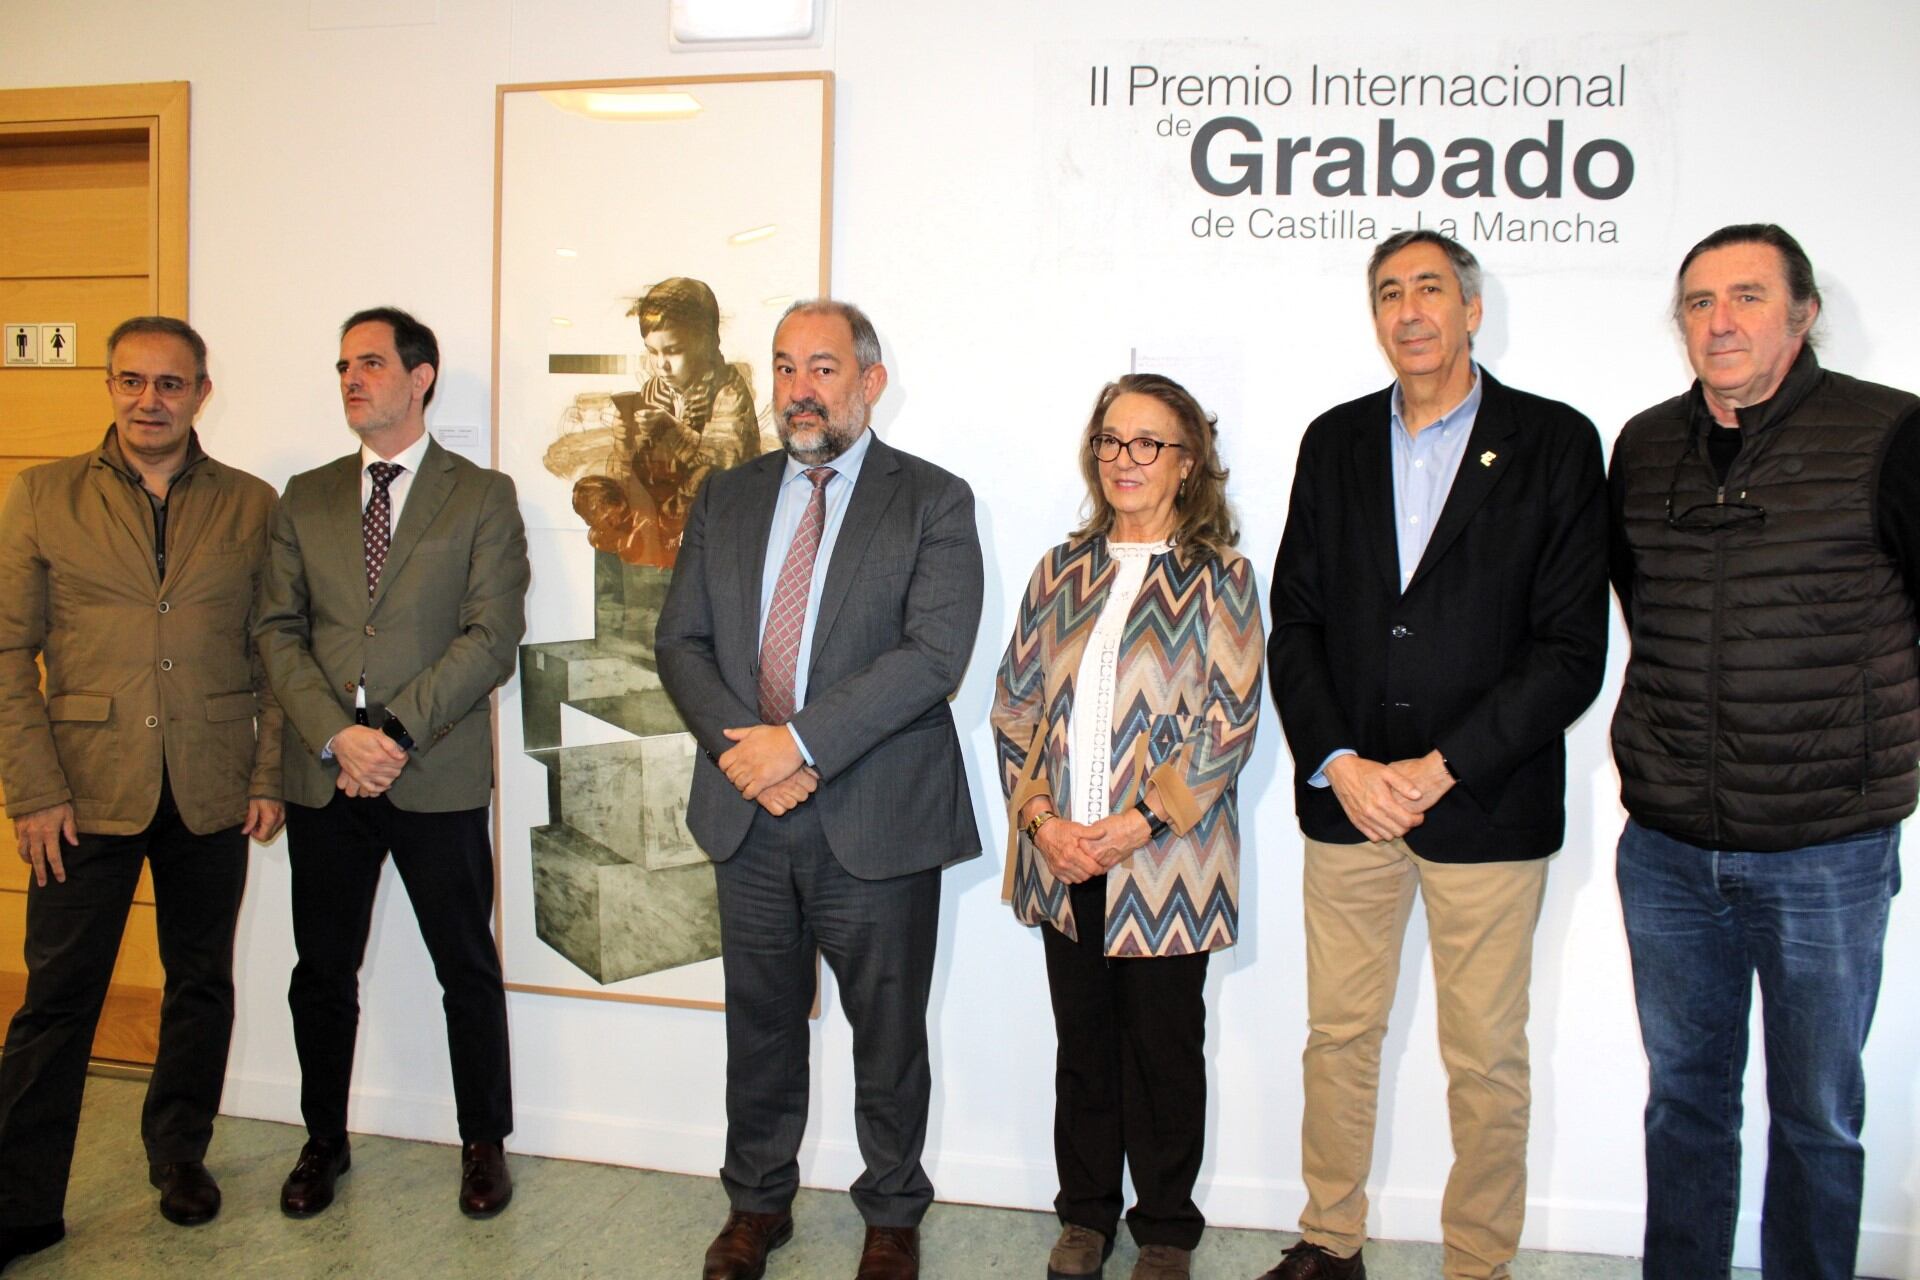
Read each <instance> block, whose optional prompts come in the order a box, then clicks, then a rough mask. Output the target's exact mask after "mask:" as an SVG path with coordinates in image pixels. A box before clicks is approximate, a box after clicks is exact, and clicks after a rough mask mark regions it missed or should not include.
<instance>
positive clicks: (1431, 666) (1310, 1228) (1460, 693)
mask: <svg viewBox="0 0 1920 1280" xmlns="http://www.w3.org/2000/svg"><path fill="white" fill-rule="evenodd" d="M1367 284H1368V292H1369V296H1370V298H1371V301H1372V307H1373V317H1374V327H1375V330H1376V332H1377V336H1378V338H1379V341H1380V346H1381V349H1382V351H1384V352H1385V353H1386V357H1387V361H1388V363H1389V364H1391V365H1392V366H1393V370H1394V374H1395V382H1394V385H1393V386H1392V387H1390V388H1388V389H1386V390H1384V391H1378V392H1375V393H1374V394H1372V395H1369V396H1365V397H1362V398H1361V399H1359V400H1355V401H1352V402H1350V403H1348V404H1344V405H1341V406H1339V407H1338V408H1335V409H1332V410H1330V411H1329V412H1327V413H1325V414H1323V415H1321V416H1320V417H1319V418H1318V419H1317V420H1315V421H1314V423H1313V424H1312V425H1311V426H1310V427H1308V428H1307V432H1306V435H1305V437H1304V438H1303V439H1302V441H1301V444H1300V460H1299V466H1298V468H1297V470H1296V472H1295V475H1294V484H1293V497H1292V505H1291V507H1290V508H1289V510H1288V513H1287V526H1286V532H1285V534H1284V535H1283V537H1282V539H1281V542H1280V554H1279V557H1278V559H1277V560H1276V562H1275V564H1274V571H1273V631H1272V637H1271V639H1270V641H1269V643H1268V670H1269V671H1270V672H1272V679H1271V684H1272V688H1273V692H1274V701H1275V702H1276V703H1277V704H1278V706H1279V710H1280V722H1281V725H1282V727H1283V728H1284V729H1285V730H1286V734H1287V740H1288V743H1289V744H1290V746H1291V747H1292V750H1293V757H1294V766H1295V786H1294V794H1295V800H1296V808H1297V810H1298V812H1299V816H1300V826H1301V829H1302V831H1303V832H1304V834H1305V836H1306V862H1305V874H1304V899H1305V908H1306V910H1305V915H1306V935H1307V1004H1308V1021H1309V1024H1310V1033H1309V1037H1308V1041H1307V1048H1306V1052H1305V1054H1304V1055H1303V1073H1304V1077H1305V1081H1304V1083H1305V1094H1306V1106H1305V1119H1304V1121H1303V1123H1302V1126H1301V1129H1302V1135H1301V1137H1302V1141H1301V1162H1302V1173H1303V1178H1304V1181H1305V1183H1306V1186H1307V1207H1306V1210H1305V1211H1304V1212H1303V1214H1302V1215H1301V1219H1300V1230H1301V1237H1302V1238H1301V1241H1300V1243H1299V1244H1298V1245H1296V1246H1294V1247H1293V1248H1292V1249H1290V1250H1288V1252H1287V1256H1286V1258H1285V1259H1284V1260H1283V1261H1282V1262H1281V1264H1280V1265H1279V1266H1278V1267H1276V1268H1275V1269H1274V1270H1273V1271H1271V1272H1269V1273H1268V1275H1269V1276H1270V1277H1274V1278H1276V1280H1348V1278H1350V1277H1360V1276H1364V1275H1365V1274H1366V1271H1365V1265H1364V1263H1363V1262H1362V1261H1361V1259H1360V1247H1361V1245H1362V1244H1363V1243H1364V1241H1365V1239H1366V1220H1367V1199H1366V1183H1367V1174H1368V1171H1369V1168H1370V1165H1371V1162H1372V1153H1373V1137H1374V1118H1375V1112H1376V1106H1377V1094H1378V1086H1379V1075H1380V1043H1381V1040H1382V1038H1383V1037H1384V1035H1385V1033H1386V1026H1387V1015H1388V1013H1389V1012H1390V1011H1391V1007H1392V1002H1393V992H1394V986H1395V983H1396V981H1397V978H1398V973H1399V963H1400V945H1401V939H1402V937H1403V935H1404V932H1405V928H1406V922H1407V918H1408V916H1409V914H1410V913H1411V911H1412V907H1413V899H1414V895H1415V893H1416V891H1417V892H1418V893H1419V895H1420V896H1421V897H1422V898H1423V899H1424V900H1425V902H1426V912H1427V926H1428V934H1429V937H1430V939H1431V942H1432V948H1433V967H1434V979H1435V987H1436V990H1437V996H1438V1015H1439V1031H1440V1051H1441V1057H1442V1058H1443V1059H1444V1061H1445V1063H1446V1067H1447V1077H1448V1090H1447V1096H1448V1105H1449V1110H1450V1112H1451V1118H1452V1136H1453V1147H1454V1165H1453V1171H1452V1174H1451V1176H1450V1177H1449V1179H1448V1182H1447V1190H1446V1194H1445V1197H1444V1199H1443V1200H1442V1202H1441V1211H1440V1216H1441V1231H1442V1239H1443V1240H1444V1242H1445V1246H1446V1255H1445V1263H1444V1273H1445V1275H1446V1276H1447V1277H1448V1278H1449V1280H1455V1278H1462V1280H1465V1278H1468V1277H1471V1278H1474V1280H1487V1278H1490V1277H1501V1276H1505V1275H1506V1274H1507V1269H1508V1263H1509V1261H1510V1260H1511V1259H1512V1257H1513V1255H1514V1253H1515V1251H1516V1250H1517V1248H1518V1244H1519V1235H1520V1225H1521V1220H1522V1217H1523V1214H1524V1209H1525V1201H1526V1144H1527V1112H1528V1102H1529V1096H1530V1094H1529V1086H1528V1072H1527V1039H1526V1023H1527V1008H1528V993H1527V988H1528V983H1529V979H1530V977H1531V973H1532V964H1533V931H1534V926H1535V924H1536V923H1537V922H1538V920H1539V916H1540V903H1541V899H1542V895H1543V893H1544V890H1545V885H1546V862H1545V859H1546V857H1547V855H1548V854H1550V853H1552V852H1553V851H1554V850H1556V849H1558V848H1559V847H1560V843H1561V838H1562V834H1563V830H1564V827H1565V825H1566V817H1565V789H1566V748H1565V744H1564V741H1563V738H1564V734H1565V731H1566V729H1567V726H1568V725H1570V724H1571V723H1572V722H1573V721H1574V720H1575V719H1576V718H1577V717H1578V716H1579V715H1580V713H1581V712H1582V711H1583V710H1584V709H1585V708H1586V706H1587V704H1588V703H1589V702H1591V701H1592V700H1593V697H1594V695H1595V694H1596V693H1598V692H1599V689H1600V680H1601V675H1602V668H1603V665H1604V659H1605V656H1606V634H1607V561H1606V557H1607V530H1606V508H1605V500H1604V496H1603V485H1604V479H1603V477H1604V471H1603V467H1602V463H1601V452H1600V440H1599V436H1598V435H1597V433H1596V432H1595V431H1594V428H1593V424H1592V423H1591V422H1589V421H1588V420H1587V419H1586V418H1585V417H1583V416H1581V415H1580V414H1579V413H1577V412H1575V411H1574V410H1573V409H1570V408H1568V407H1567V406H1566V405H1564V404H1559V403H1556V402H1554V401H1551V400H1546V399H1542V398H1541V397H1539V396H1533V395H1528V394H1526V393H1525V392H1521V391H1514V390H1511V389H1509V388H1507V387H1505V386H1502V385H1501V384H1500V383H1499V382H1498V381H1496V380H1495V379H1494V377H1493V375H1492V374H1490V373H1488V372H1486V371H1485V370H1484V369H1481V368H1480V367H1479V366H1478V365H1477V364H1476V363H1475V362H1474V360H1473V350H1472V341H1473V334H1474V332H1475V331H1476V330H1477V329H1478V328H1479V326H1480V318H1481V310H1482V300H1481V291H1480V267H1479V263H1478V262H1476V261H1475V260H1474V257H1473V255H1472V254H1471V253H1469V252H1468V251H1467V250H1466V249H1465V248H1464V247H1463V246H1461V245H1459V244H1458V243H1456V242H1454V241H1452V240H1450V239H1448V238H1447V237H1445V236H1442V235H1439V234H1437V233H1435V232H1432V231H1425V230H1417V231H1409V232H1402V233H1400V234H1397V235H1395V236H1392V237H1390V238H1388V239H1387V240H1384V241H1382V242H1381V244H1380V246H1379V247H1378V249H1376V250H1375V252H1374V254H1373V258H1372V260H1371V261H1370V262H1369V264H1368V271H1367Z"/></svg>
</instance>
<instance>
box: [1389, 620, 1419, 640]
mask: <svg viewBox="0 0 1920 1280" xmlns="http://www.w3.org/2000/svg"><path fill="white" fill-rule="evenodd" d="M1387 634H1388V635H1390V636H1392V637H1393V638H1394V639H1395V640H1405V639H1407V638H1408V637H1409V636H1411V635H1412V634H1413V628H1412V627H1409V626H1407V625H1406V624H1405V623H1403V622H1402V623H1395V624H1394V627H1393V630H1391V631H1389V632H1387Z"/></svg>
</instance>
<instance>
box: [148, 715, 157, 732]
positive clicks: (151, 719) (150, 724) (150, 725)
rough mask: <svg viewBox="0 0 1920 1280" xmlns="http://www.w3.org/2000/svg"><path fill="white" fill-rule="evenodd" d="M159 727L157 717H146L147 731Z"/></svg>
mask: <svg viewBox="0 0 1920 1280" xmlns="http://www.w3.org/2000/svg"><path fill="white" fill-rule="evenodd" d="M159 727H160V717H159V716H148V717H147V728H149V729H157V728H159Z"/></svg>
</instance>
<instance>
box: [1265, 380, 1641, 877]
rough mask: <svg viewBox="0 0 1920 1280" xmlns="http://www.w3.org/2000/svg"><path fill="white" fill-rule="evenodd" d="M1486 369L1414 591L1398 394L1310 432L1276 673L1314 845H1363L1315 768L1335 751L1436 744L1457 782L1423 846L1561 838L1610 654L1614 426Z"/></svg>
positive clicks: (1365, 752)
mask: <svg viewBox="0 0 1920 1280" xmlns="http://www.w3.org/2000/svg"><path fill="white" fill-rule="evenodd" d="M1481 378H1482V379H1483V384H1484V391H1483V394H1482V398H1481V403H1480V412H1479V414H1478V416H1477V417H1476V418H1475V419H1474V424H1473V431H1472V434H1471V436H1470V437H1469V438H1468V441H1467V448H1466V453H1465V455H1464V456H1463V457H1462V459H1461V462H1460V470H1459V473H1458V474H1457V475H1456V476H1455V478H1454V482H1453V488H1452V489H1451V490H1450V491H1449V492H1448V494H1447V500H1446V503H1445V505H1444V506H1443V508H1442V509H1441V513H1440V518H1439V520H1437V521H1436V522H1435V524H1434V528H1433V535H1432V539H1431V541H1429V542H1428V544H1427V549H1426V552H1425V554H1424V555H1423V556H1422V557H1421V560H1420V564H1419V566H1418V568H1417V569H1416V570H1415V572H1414V575H1413V578H1412V580H1411V581H1409V582H1408V583H1407V586H1406V589H1405V590H1404V591H1402V590H1401V587H1400V561H1399V551H1398V547H1397V542H1396V539H1395V537H1394V520H1395V515H1394V503H1393V455H1392V442H1391V437H1390V436H1389V434H1388V433H1389V432H1390V431H1391V430H1392V427H1391V424H1390V416H1389V415H1390V412H1391V410H1390V407H1389V405H1390V396H1391V392H1392V389H1391V388H1388V389H1386V390H1383V391H1377V392H1375V393H1374V394H1372V395H1369V396H1363V397H1362V398H1360V399H1358V400H1353V401H1350V402H1348V403H1346V404H1343V405H1340V406H1339V407H1337V408H1335V409H1332V410H1329V411H1328V412H1327V413H1325V414H1322V415H1321V416H1320V417H1319V418H1317V419H1315V420H1314V422H1313V424H1312V425H1311V426H1309V427H1308V428H1307V432H1306V435H1305V436H1304V437H1303V438H1302V440H1301V442H1300V461H1299V465H1298V467H1297V469H1296V470H1295V473H1294V480H1293V498H1292V504H1291V506H1290V508H1289V509H1288V512H1287V526H1286V532H1285V534H1284V535H1283V536H1282V537H1281V540H1280V553H1279V556H1278V558H1277V559H1276V560H1275V563H1274V569H1273V599H1272V603H1273V631H1272V633H1271V636H1270V638H1269V640H1268V644H1267V671H1268V680H1269V683H1270V685H1271V687H1272V689H1273V696H1274V702H1275V703H1276V704H1277V706H1278V707H1279V711H1280V723H1281V727H1282V728H1284V729H1285V730H1286V734H1287V741H1288V744H1289V745H1290V746H1291V747H1292V750H1293V759H1294V798H1295V806H1296V809H1297V810H1298V813H1299V815H1300V826H1301V829H1302V830H1304V831H1305V832H1306V834H1307V835H1309V836H1311V837H1313V838H1314V839H1316V840H1323V841H1327V842H1329V843H1340V844H1355V843H1359V842H1361V841H1362V840H1364V839H1365V837H1363V836H1362V835H1361V834H1360V833H1359V831H1358V830H1357V829H1356V828H1355V827H1354V826H1353V824H1352V823H1351V822H1349V821H1347V816H1346V812H1345V810H1344V809H1342V808H1341V806H1340V801H1339V799H1338V798H1337V797H1336V796H1335V795H1334V793H1333V789H1332V788H1331V787H1315V786H1312V785H1310V784H1309V783H1308V781H1307V780H1308V779H1309V778H1310V777H1312V776H1313V774H1314V773H1316V772H1317V771H1318V770H1319V768H1320V766H1321V763H1322V762H1323V761H1324V760H1325V759H1326V758H1327V756H1328V754H1329V753H1331V752H1333V751H1335V750H1337V749H1339V748H1341V747H1351V748H1353V749H1354V750H1356V751H1358V752H1359V753H1360V754H1361V755H1362V756H1364V757H1366V758H1368V759H1371V760H1379V761H1383V762H1384V761H1393V760H1402V759H1408V758H1412V757H1415V756H1422V755H1425V754H1426V753H1427V752H1429V751H1431V750H1433V749H1434V748H1436V747H1437V748H1439V750H1440V753H1441V755H1443V756H1444V757H1445V758H1446V760H1447V763H1448V765H1449V767H1450V768H1451V769H1452V772H1453V774H1454V777H1455V778H1457V779H1458V780H1459V785H1458V786H1455V787H1454V788H1453V789H1452V790H1451V791H1449V792H1448V793H1447V794H1446V795H1445V796H1444V797H1442V798H1441V800H1440V802H1439V803H1438V804H1436V805H1435V806H1434V807H1433V808H1432V809H1430V810H1428V812H1427V814H1426V819H1425V821H1424V822H1423V823H1422V824H1421V825H1419V826H1417V827H1415V828H1413V830H1411V831H1410V832H1408V833H1407V843H1408V844H1409V845H1410V846H1411V847H1412V848H1413V850H1414V851H1415V852H1416V853H1418V854H1420V855H1421V856H1422V857H1425V858H1430V859H1433V860H1435V861H1443V862H1494V861H1508V860H1513V859H1519V858H1532V857H1544V856H1546V855H1547V854H1549V853H1552V852H1553V851H1554V850H1555V849H1558V848H1559V847H1560V844H1561V841H1562V838H1563V836H1564V833H1565V827H1566V744H1565V737H1564V735H1565V732H1566V729H1567V726H1568V725H1570V724H1572V723H1573V721H1574V720H1575V719H1576V718H1578V717H1579V715H1580V713H1581V712H1582V711H1583V710H1585V709H1586V707H1587V704H1588V703H1590V702H1592V701H1593V698H1594V695H1595V694H1597V693H1598V692H1599V691H1600V681H1601V677H1602V675H1603V672H1604V668H1605V662H1606V649H1607V523H1606V521H1607V517H1606V499H1605V474H1606V473H1605V469H1604V466H1603V464H1602V461H1601V450H1600V437H1599V434H1598V433H1597V432H1595V430H1594V428H1593V423H1591V422H1590V421H1588V420H1587V419H1586V418H1585V417H1584V416H1583V415H1581V414H1580V413H1578V412H1576V411H1575V410H1573V409H1571V408H1569V407H1568V406H1566V405H1564V404H1560V403H1559V402H1557V401H1553V400H1547V399H1544V398H1542V397H1540V396H1534V395H1528V394H1527V393H1526V392H1524V391H1514V390H1511V389H1510V388H1507V387H1505V386H1502V385H1501V384H1500V383H1499V382H1498V381H1496V380H1495V379H1494V377H1493V375H1492V374H1490V373H1487V372H1486V371H1485V370H1484V369H1483V370H1482V371H1481Z"/></svg>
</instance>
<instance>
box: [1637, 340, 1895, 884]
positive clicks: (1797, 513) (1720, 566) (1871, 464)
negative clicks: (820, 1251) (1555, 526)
mask: <svg viewBox="0 0 1920 1280" xmlns="http://www.w3.org/2000/svg"><path fill="white" fill-rule="evenodd" d="M1699 394H1700V393H1699V391H1698V389H1697V388H1696V389H1695V390H1694V391H1692V392H1689V393H1688V394H1687V395H1684V396H1679V397H1676V398H1675V399H1672V400H1669V401H1667V402H1666V403H1664V404H1660V405H1656V406H1654V407H1653V408H1652V409H1649V410H1647V411H1646V412H1645V413H1643V414H1640V415H1639V416H1638V417H1636V418H1634V419H1633V420H1632V421H1631V422H1629V423H1628V424H1627V425H1626V427H1625V429H1624V430H1623V431H1622V432H1621V433H1620V441H1619V444H1618V445H1617V446H1616V448H1615V458H1614V465H1615V466H1616V467H1621V466H1624V467H1626V468H1627V473H1626V495H1625V503H1624V507H1623V513H1622V520H1623V526H1624V532H1625V534H1626V537H1627V539H1628V541H1629V542H1630V543H1631V544H1632V547H1633V555H1634V580H1633V588H1632V601H1633V621H1632V638H1633V649H1632V655H1631V657H1630V658H1629V660H1628V664H1627V677H1626V687H1625V689H1624V691H1623V692H1622V693H1621V696H1620V705H1619V708H1618V710H1616V711H1615V713H1614V717H1613V754H1614V760H1615V763H1616V764H1617V765H1618V767H1619V771H1620V798H1621V802H1622V803H1623V804H1624V805H1625V806H1626V808H1627V811H1628V812H1629V813H1631V814H1632V815H1633V816H1634V818H1635V819H1636V820H1638V821H1639V822H1640V823H1641V824H1642V825H1643V826H1648V827H1652V828H1654V829H1656V830H1658V831H1662V832H1665V833H1667V834H1668V835H1672V836H1675V837H1678V838H1679V839H1682V840H1686V841H1689V842H1692V843H1694V844H1699V845H1704V846H1707V847H1710V848H1722V849H1752V850H1787V849H1797V848H1801V847H1803V846H1806V845H1811V844H1820V843H1824V842H1826V841H1829V840H1838V839H1842V838H1844V837H1846V836H1850V835H1855V834H1858V833H1860V832H1864V831H1871V830H1874V829H1876V828H1879V827H1886V826H1891V825H1893V824H1894V823H1896V822H1898V821H1900V819H1902V818H1904V817H1906V816H1907V815H1908V814H1909V813H1912V812H1913V809H1914V800H1915V796H1916V794H1917V793H1920V770H1917V769H1916V759H1920V650H1916V648H1915V642H1916V637H1917V635H1920V633H1917V631H1916V624H1915V618H1914V610H1913V602H1912V596H1911V595H1910V594H1909V592H1908V589H1907V584H1906V583H1905V582H1904V581H1903V580H1902V577H1901V574H1900V571H1899V568H1898V566H1897V565H1896V564H1895V562H1894V561H1893V559H1892V558H1891V557H1889V556H1888V555H1887V554H1886V552H1885V551H1884V550H1883V549H1882V548H1881V545H1880V541H1879V539H1878V537H1877V536H1876V532H1875V528H1874V503H1875V501H1876V500H1877V496H1878V492H1879V483H1880V463H1881V459H1882V458H1883V457H1884V456H1885V452H1886V446H1887V444H1888V442H1889V440H1890V438H1891V432H1892V428H1893V426H1894V424H1895V423H1896V422H1898V421H1899V419H1900V418H1901V417H1902V416H1903V415H1904V414H1906V413H1907V412H1909V411H1910V410H1912V409H1913V407H1914V406H1915V404H1916V403H1917V402H1916V400H1915V398H1914V397H1913V396H1911V395H1908V394H1907V393H1905V392H1902V391H1896V390H1893V389H1892V388H1890V387H1882V386H1876V385H1874V384H1873V383H1870V382H1861V381H1859V380H1858V379H1855V378H1849V377H1846V376H1844V375H1841V374H1837V373H1830V372H1828V371H1826V370H1823V369H1821V368H1820V367H1819V365H1818V364H1817V363H1816V362H1815V361H1814V360H1813V357H1812V353H1811V351H1803V352H1802V354H1801V357H1800V360H1799V361H1798V363H1796V365H1795V366H1794V368H1793V370H1792V371H1791V372H1790V373H1789V375H1788V377H1787V379H1786V381H1785V382H1784V383H1783V384H1782V386H1781V388H1780V390H1779V392H1778V393H1776V394H1775V396H1774V397H1773V398H1772V399H1771V400H1769V401H1767V402H1766V403H1765V404H1764V405H1759V406H1755V407H1754V409H1753V410H1751V411H1743V412H1742V413H1741V426H1742V430H1743V435H1744V440H1743V444H1742V448H1741V450H1740V453H1739V455H1738V457H1736V458H1735V460H1734V463H1733V467H1732V469H1731V470H1730V471H1729V472H1728V474H1727V480H1726V484H1725V486H1724V489H1723V488H1722V486H1720V485H1719V484H1717V483H1716V481H1715V479H1714V474H1713V468H1712V466H1711V465H1710V464H1709V462H1708V460H1707V448H1706V442H1705V440H1704V433H1705V432H1706V431H1708V430H1713V429H1714V428H1713V426H1712V424H1711V422H1710V421H1707V420H1706V418H1705V415H1704V413H1703V412H1701V413H1699V414H1698V416H1696V409H1697V406H1698V405H1699ZM1669 494H1671V499H1670V500H1669ZM1725 504H1733V505H1725ZM1669 511H1671V513H1672V516H1671V518H1670V516H1669ZM1762 513H1763V514H1762ZM1676 522H1677V523H1678V524H1679V525H1680V526H1681V527H1679V528H1676V527H1675V524H1676Z"/></svg>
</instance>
